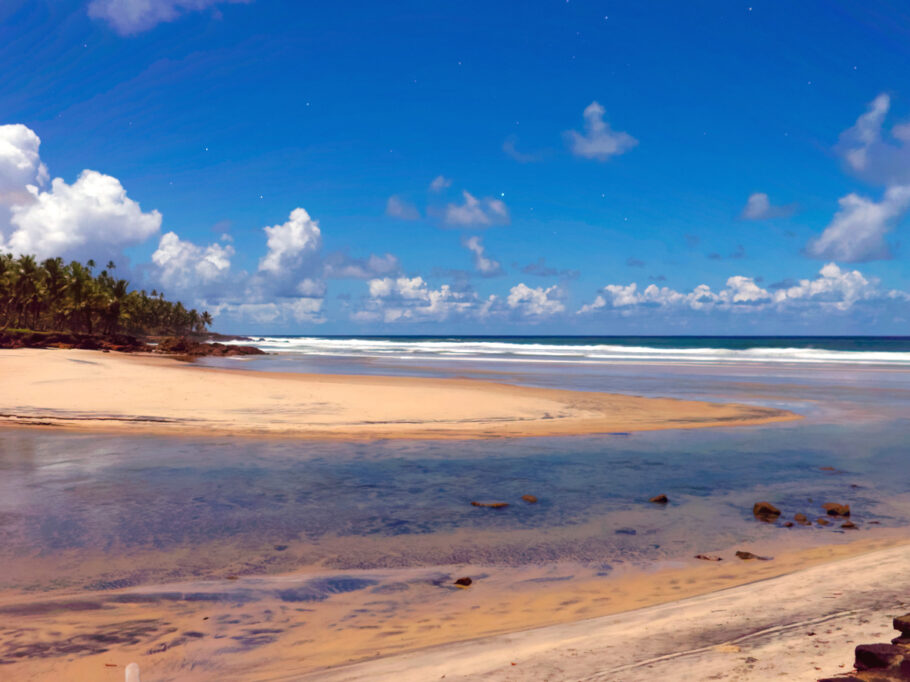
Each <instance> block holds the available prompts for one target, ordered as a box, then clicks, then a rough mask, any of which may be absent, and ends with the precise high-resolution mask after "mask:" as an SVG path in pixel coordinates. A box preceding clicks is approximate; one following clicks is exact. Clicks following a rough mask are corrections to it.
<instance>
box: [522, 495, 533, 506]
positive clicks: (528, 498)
mask: <svg viewBox="0 0 910 682" xmlns="http://www.w3.org/2000/svg"><path fill="white" fill-rule="evenodd" d="M521 499H523V500H524V501H525V502H527V503H528V504H537V498H536V497H534V496H533V495H522V496H521Z"/></svg>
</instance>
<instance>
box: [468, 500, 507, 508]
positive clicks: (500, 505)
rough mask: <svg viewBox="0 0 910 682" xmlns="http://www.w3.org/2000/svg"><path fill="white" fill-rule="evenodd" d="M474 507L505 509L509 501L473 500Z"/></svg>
mask: <svg viewBox="0 0 910 682" xmlns="http://www.w3.org/2000/svg"><path fill="white" fill-rule="evenodd" d="M471 506H472V507H487V508H489V509H505V508H506V507H508V506H509V503H508V502H471Z"/></svg>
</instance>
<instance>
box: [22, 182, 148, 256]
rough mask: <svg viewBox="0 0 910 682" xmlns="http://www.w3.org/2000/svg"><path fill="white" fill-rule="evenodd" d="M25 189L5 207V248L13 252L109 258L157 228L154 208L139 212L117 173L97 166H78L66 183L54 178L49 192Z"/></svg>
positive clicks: (140, 241) (137, 206) (143, 239)
mask: <svg viewBox="0 0 910 682" xmlns="http://www.w3.org/2000/svg"><path fill="white" fill-rule="evenodd" d="M31 194H32V200H31V201H30V202H28V203H22V204H16V205H14V206H12V209H11V213H12V216H11V218H10V223H11V227H12V232H11V234H10V235H9V237H8V239H7V242H6V248H7V249H9V250H10V251H13V252H14V253H31V254H35V255H36V256H38V257H39V258H45V257H51V256H70V257H77V258H79V257H81V258H105V259H106V258H114V257H115V256H117V255H118V254H119V253H120V251H121V249H123V248H124V247H127V246H133V245H136V244H141V243H142V242H144V241H145V240H146V239H148V238H149V237H151V236H153V235H155V234H157V233H158V230H159V229H160V228H161V214H160V213H159V212H158V211H151V212H149V213H143V211H142V209H141V208H140V207H139V204H137V203H136V202H135V201H133V200H132V199H130V198H129V197H128V196H127V195H126V190H125V189H124V188H123V185H121V184H120V181H119V180H117V178H114V177H111V176H110V175H103V174H102V173H99V172H97V171H93V170H84V171H82V173H81V174H80V175H79V178H78V179H77V180H76V182H74V183H73V184H72V185H68V184H66V183H65V182H64V181H63V180H62V179H61V178H55V179H54V180H53V181H52V182H51V189H50V191H47V192H44V191H40V190H38V189H37V188H35V187H32V188H31Z"/></svg>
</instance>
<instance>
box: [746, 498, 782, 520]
mask: <svg viewBox="0 0 910 682" xmlns="http://www.w3.org/2000/svg"><path fill="white" fill-rule="evenodd" d="M752 514H753V515H754V516H755V518H756V519H758V520H759V521H764V522H765V523H773V522H774V521H777V518H778V517H779V516H780V509H778V508H777V507H775V506H774V505H773V504H771V503H770V502H756V503H755V504H754V505H753V506H752Z"/></svg>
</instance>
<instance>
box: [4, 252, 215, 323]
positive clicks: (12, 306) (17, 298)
mask: <svg viewBox="0 0 910 682" xmlns="http://www.w3.org/2000/svg"><path fill="white" fill-rule="evenodd" d="M94 268H95V263H94V261H91V260H89V261H87V262H86V263H85V264H84V265H83V264H82V263H79V262H77V261H73V262H71V263H69V264H66V263H64V262H63V259H61V258H48V259H47V260H45V261H44V262H42V263H38V262H37V261H36V260H35V258H34V257H33V256H20V257H19V258H14V257H13V256H12V255H10V254H0V330H3V329H9V328H20V329H30V330H34V331H59V332H74V333H81V334H99V335H110V334H117V333H125V334H134V335H148V336H156V335H173V336H185V335H186V334H191V333H203V332H205V331H206V328H207V327H208V326H209V325H210V324H211V323H212V317H211V315H209V314H208V313H207V312H203V313H198V312H196V311H195V310H187V309H186V308H184V307H183V304H182V303H179V302H178V303H172V302H171V301H167V300H165V298H164V294H161V293H159V292H157V291H154V290H153V291H152V292H151V293H150V294H147V293H146V292H145V291H130V288H129V282H127V281H126V280H125V279H115V278H114V276H113V275H112V274H111V273H112V272H113V271H114V268H115V266H114V264H113V263H108V264H107V267H106V268H105V269H104V270H102V271H101V272H100V273H98V274H97V275H96V274H94V272H93V270H94Z"/></svg>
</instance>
